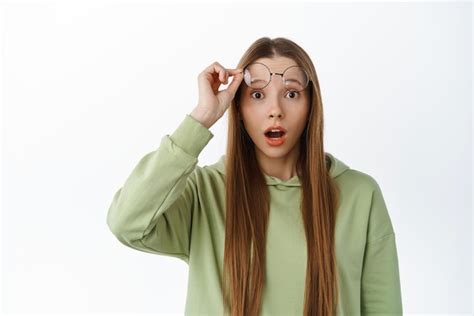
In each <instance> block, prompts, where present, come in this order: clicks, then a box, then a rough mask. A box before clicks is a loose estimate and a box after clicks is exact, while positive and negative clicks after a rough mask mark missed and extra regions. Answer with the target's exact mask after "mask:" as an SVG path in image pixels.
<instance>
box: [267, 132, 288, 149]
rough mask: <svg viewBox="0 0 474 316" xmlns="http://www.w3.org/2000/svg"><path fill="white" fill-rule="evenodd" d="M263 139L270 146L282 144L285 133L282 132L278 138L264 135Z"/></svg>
mask: <svg viewBox="0 0 474 316" xmlns="http://www.w3.org/2000/svg"><path fill="white" fill-rule="evenodd" d="M265 140H266V142H267V144H268V145H270V146H280V145H283V143H284V142H285V140H286V134H284V135H283V136H282V137H280V138H270V137H267V136H265Z"/></svg>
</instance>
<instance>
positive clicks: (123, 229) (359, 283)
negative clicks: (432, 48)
mask: <svg viewBox="0 0 474 316" xmlns="http://www.w3.org/2000/svg"><path fill="white" fill-rule="evenodd" d="M213 137H214V134H213V133H212V132H211V131H210V130H209V129H207V128H206V127H205V126H203V125H201V124H200V123H199V122H198V121H197V120H195V119H194V118H193V117H192V116H190V115H189V114H187V115H186V116H185V118H184V120H183V121H182V122H181V124H180V125H179V126H178V128H177V129H176V130H175V131H174V133H173V134H172V135H171V136H170V135H165V136H164V137H163V138H162V140H161V143H160V146H159V147H158V148H157V149H156V150H154V151H152V152H150V153H148V154H146V155H145V156H144V157H143V158H141V160H140V161H139V162H138V164H137V165H136V166H135V168H134V169H133V171H132V172H131V174H130V175H129V176H128V178H127V179H126V181H125V183H124V185H123V187H122V188H120V189H119V190H118V191H117V192H116V193H115V195H114V197H113V201H112V203H111V206H110V208H109V210H108V214H107V225H108V227H109V229H110V230H111V231H112V233H113V234H114V235H115V236H116V237H117V239H118V240H119V241H120V242H121V243H123V244H124V245H126V246H128V247H131V248H134V249H137V250H140V251H144V252H148V253H154V254H158V255H164V256H172V257H176V258H179V259H181V260H183V261H184V262H186V263H187V264H188V265H189V276H188V288H187V296H186V306H185V314H186V315H223V307H222V295H221V279H222V271H223V258H224V241H225V238H224V235H225V216H224V215H225V212H224V210H225V155H223V156H221V158H220V159H219V160H218V161H217V162H216V163H214V164H212V165H208V166H203V167H200V166H198V165H197V163H198V156H199V154H200V152H201V151H202V150H203V149H204V147H205V146H206V145H207V143H208V142H209V141H210V140H211V139H212V138H213ZM326 155H327V156H328V157H329V158H330V160H331V167H330V171H329V172H330V175H331V176H332V177H333V178H334V179H335V181H336V183H337V184H338V186H339V188H340V191H341V195H340V199H341V200H340V203H341V204H340V207H339V210H338V212H339V214H338V218H337V224H336V240H335V242H336V247H335V249H336V260H337V272H338V275H337V276H338V285H339V304H338V309H337V315H338V316H356V315H402V299H401V289H400V279H399V270H398V257H397V249H396V243H395V233H394V230H393V227H392V223H391V219H390V216H389V213H388V211H387V208H386V205H385V202H384V199H383V196H382V192H381V190H380V187H379V185H378V184H377V182H376V181H375V180H374V178H372V177H371V176H369V175H367V174H365V173H363V172H360V171H357V170H355V169H351V168H349V167H348V166H347V165H346V164H344V163H343V162H342V161H340V160H338V159H337V158H336V157H334V156H333V155H332V154H330V153H326ZM264 176H265V178H266V182H267V185H268V189H269V192H270V197H271V205H270V218H269V223H268V236H267V254H266V255H267V261H266V262H267V264H266V271H265V273H266V275H265V284H264V292H263V298H262V299H263V301H262V309H261V315H302V314H303V308H304V290H305V278H306V258H307V253H306V239H305V232H304V227H303V221H302V218H301V216H300V210H299V205H300V199H301V196H300V194H301V193H300V192H301V184H300V181H299V178H298V176H294V177H293V178H291V179H288V180H281V179H279V178H276V177H273V176H269V175H266V174H264ZM163 286H165V284H163Z"/></svg>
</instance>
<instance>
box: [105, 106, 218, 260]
mask: <svg viewBox="0 0 474 316" xmlns="http://www.w3.org/2000/svg"><path fill="white" fill-rule="evenodd" d="M213 137H214V135H213V134H212V132H211V131H210V130H209V129H208V128H206V127H205V126H204V125H202V124H201V123H200V122H198V121H197V120H195V119H194V118H193V117H192V116H190V115H189V114H187V115H186V117H185V118H184V120H183V121H182V122H181V124H180V125H179V126H178V128H177V129H176V130H175V131H174V133H173V134H172V135H171V136H170V135H165V136H164V137H163V138H162V139H161V143H160V146H159V147H158V148H157V149H156V150H155V151H152V152H150V153H148V154H146V155H145V156H144V157H142V158H141V159H140V161H139V162H138V164H137V165H136V166H135V168H134V169H133V170H132V172H131V174H130V175H129V176H128V178H127V179H126V181H125V183H124V184H123V186H122V187H121V188H120V189H119V190H118V191H117V192H116V193H115V195H114V196H113V199H112V203H111V205H110V207H109V210H108V213H107V225H108V227H109V229H110V230H111V231H112V233H113V234H114V235H115V236H116V237H117V239H118V240H119V241H120V242H121V243H123V244H124V245H126V246H128V247H131V248H134V249H137V250H140V251H144V252H149V253H155V254H160V255H167V256H172V257H177V258H179V259H181V260H183V261H185V262H186V263H188V259H189V246H190V237H191V228H192V227H191V222H192V221H191V220H192V215H193V214H192V210H193V207H194V206H195V205H197V198H198V192H197V187H196V172H195V171H196V170H195V169H196V168H200V167H199V166H197V163H198V159H197V158H198V156H199V154H200V152H201V151H202V150H203V149H204V147H205V146H206V145H207V143H208V142H209V141H210V140H211V139H212V138H213Z"/></svg>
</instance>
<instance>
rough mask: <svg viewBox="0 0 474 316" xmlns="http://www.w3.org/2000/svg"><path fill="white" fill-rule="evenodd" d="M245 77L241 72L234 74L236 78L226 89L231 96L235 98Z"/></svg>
mask: <svg viewBox="0 0 474 316" xmlns="http://www.w3.org/2000/svg"><path fill="white" fill-rule="evenodd" d="M243 78H244V76H243V75H242V74H241V73H237V74H236V75H235V76H234V79H233V80H232V82H231V83H230V85H229V86H228V87H227V89H226V90H225V91H226V92H228V93H229V97H230V98H231V99H232V98H234V96H235V93H236V91H237V89H238V88H239V86H240V84H241V83H242V79H243Z"/></svg>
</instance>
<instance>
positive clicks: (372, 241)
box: [367, 232, 395, 245]
mask: <svg viewBox="0 0 474 316" xmlns="http://www.w3.org/2000/svg"><path fill="white" fill-rule="evenodd" d="M393 235H395V232H391V233H390V234H387V235H384V236H382V237H379V238H377V239H374V240H369V241H367V245H368V244H372V243H377V242H380V241H383V240H385V239H388V238H389V237H391V236H393Z"/></svg>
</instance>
